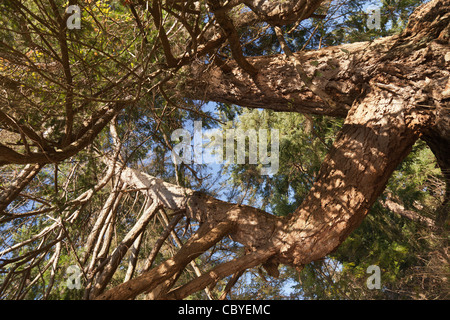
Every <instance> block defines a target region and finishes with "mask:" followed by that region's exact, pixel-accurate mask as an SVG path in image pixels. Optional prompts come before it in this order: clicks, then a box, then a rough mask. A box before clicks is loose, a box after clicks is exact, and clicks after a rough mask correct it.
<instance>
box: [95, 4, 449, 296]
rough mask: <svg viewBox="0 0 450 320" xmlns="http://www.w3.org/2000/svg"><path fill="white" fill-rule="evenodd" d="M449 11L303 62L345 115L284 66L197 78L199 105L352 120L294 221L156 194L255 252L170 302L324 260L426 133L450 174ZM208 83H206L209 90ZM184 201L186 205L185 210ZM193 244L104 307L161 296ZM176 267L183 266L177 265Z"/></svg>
mask: <svg viewBox="0 0 450 320" xmlns="http://www.w3.org/2000/svg"><path fill="white" fill-rule="evenodd" d="M449 9H450V6H449V2H448V1H432V2H430V3H428V4H426V5H424V6H422V7H421V8H419V9H418V10H417V11H416V12H415V13H414V15H413V16H412V17H411V22H410V24H409V25H408V28H407V29H406V30H405V32H403V33H402V34H400V35H398V36H393V37H389V38H384V39H380V40H377V41H374V42H373V43H357V44H351V45H344V46H340V47H332V48H326V49H322V50H320V51H317V52H308V53H303V54H298V59H299V60H300V61H302V62H303V63H304V65H305V69H306V70H307V71H308V72H309V73H310V75H311V74H312V73H313V71H314V68H310V67H308V66H309V65H311V64H310V63H309V62H310V61H318V62H319V65H318V68H319V69H320V70H321V71H322V74H323V76H322V77H320V79H318V78H315V79H314V80H313V82H315V84H316V85H317V86H319V87H320V88H321V89H322V90H324V91H326V92H327V93H328V94H329V95H330V96H331V97H333V98H334V99H335V101H336V102H338V103H337V108H331V107H330V106H329V105H327V104H325V103H324V102H323V101H322V100H321V99H320V98H319V97H317V96H315V95H313V94H312V93H311V92H310V91H309V90H308V88H307V87H306V86H304V85H303V84H302V82H301V80H300V79H299V77H298V74H297V73H296V71H295V69H294V67H293V66H290V65H289V64H288V63H287V60H285V58H284V57H283V56H274V57H258V58H251V59H248V61H249V62H250V63H251V64H252V65H253V66H255V67H256V69H257V70H258V72H257V74H256V75H255V74H253V75H252V74H249V73H248V72H245V71H243V70H242V69H241V66H239V63H237V62H235V63H233V62H229V63H228V68H225V69H223V68H222V69H221V68H220V67H216V68H215V67H211V66H208V69H206V68H204V67H202V66H196V67H194V68H192V69H191V71H192V74H193V79H194V80H193V81H192V82H190V83H189V85H186V87H185V89H186V90H187V92H188V93H189V94H190V96H191V97H193V98H197V99H205V100H214V101H222V102H230V103H236V104H239V105H242V106H247V107H253V108H270V109H274V110H278V111H299V112H306V113H313V114H327V115H333V116H345V117H346V120H345V124H344V126H343V128H342V130H341V132H340V133H339V135H338V137H337V138H336V141H335V143H334V145H333V147H332V149H331V151H330V152H329V154H328V155H327V157H326V159H325V160H324V162H323V164H322V167H321V169H320V172H319V174H318V177H317V180H316V182H315V184H314V186H313V188H312V189H311V191H310V192H309V194H308V196H307V197H306V199H305V200H304V201H303V203H302V204H301V206H300V207H299V208H298V209H297V210H296V211H295V212H294V213H293V214H292V215H290V216H289V217H287V218H284V219H281V218H276V217H274V216H271V215H269V214H267V213H264V212H261V211H260V210H257V209H254V208H251V207H247V206H238V205H233V204H230V203H226V202H222V201H219V200H216V199H213V198H211V197H209V196H207V195H204V194H200V193H196V192H192V191H189V190H188V191H187V190H180V189H176V188H178V187H168V185H167V184H166V189H165V191H164V190H163V189H162V188H161V187H158V190H159V192H162V193H164V197H160V198H161V199H164V201H166V202H167V201H168V199H170V197H168V195H169V194H170V196H173V197H174V199H178V200H177V201H169V202H170V203H172V204H175V206H176V208H177V209H180V208H181V209H186V210H187V214H188V215H189V216H190V217H191V218H194V219H197V220H198V221H200V222H202V223H203V224H204V225H207V226H218V227H217V228H219V229H220V232H219V230H216V231H215V232H213V234H214V235H217V236H219V235H222V236H223V235H225V234H229V235H230V236H231V237H232V238H233V239H234V240H235V241H238V242H240V243H242V244H244V245H245V246H246V247H247V249H248V252H249V253H248V254H247V255H245V256H243V257H241V258H239V259H237V260H235V261H232V262H230V263H227V264H224V265H221V266H219V267H217V268H216V269H214V270H212V271H211V272H209V273H207V274H205V275H203V276H202V277H199V278H198V279H196V280H194V281H192V282H191V283H190V284H187V285H186V286H183V287H181V288H179V289H177V290H173V291H171V292H169V293H168V294H167V296H166V298H183V297H186V296H187V295H188V294H190V293H192V292H194V291H197V290H200V289H201V288H204V287H205V286H207V285H210V284H213V283H214V282H215V281H217V278H218V277H220V278H221V277H225V276H228V275H231V274H235V273H237V272H240V271H242V270H244V269H245V268H248V267H251V266H255V265H257V264H259V263H263V265H264V264H265V266H266V269H267V270H268V271H269V270H270V272H272V273H276V266H277V264H278V263H284V264H289V265H293V266H296V267H301V266H302V265H304V264H307V263H309V262H311V261H314V260H317V259H320V258H322V257H324V256H326V255H327V254H329V253H330V252H332V251H333V250H335V249H336V248H337V247H338V246H339V245H340V244H341V243H342V241H344V239H345V238H346V237H347V236H348V235H349V234H350V233H351V232H352V231H353V230H354V229H355V228H356V227H357V226H358V225H359V224H360V223H361V221H362V220H363V219H364V217H365V216H366V215H367V213H368V211H369V209H370V207H371V206H372V205H373V203H374V202H375V201H376V199H377V197H378V196H379V195H380V194H381V193H382V191H383V189H384V188H385V186H386V183H387V181H388V179H389V177H390V176H391V174H392V172H393V171H394V170H395V169H396V167H397V166H398V165H399V164H400V163H401V161H402V160H403V159H404V158H405V157H406V156H407V155H408V153H409V152H410V150H411V147H412V146H413V144H414V143H415V141H416V140H417V139H418V138H419V137H421V136H422V135H423V134H424V133H427V135H426V136H425V138H426V139H428V141H429V144H430V145H431V146H432V149H433V150H434V151H435V152H436V154H438V159H439V163H440V165H441V166H444V167H445V166H447V165H448V163H447V161H446V159H447V158H446V153H447V151H438V150H439V149H440V148H444V150H448V141H449V140H448V136H445V135H447V134H448V132H447V131H446V129H442V128H441V127H440V124H442V122H440V121H442V119H438V118H437V115H438V114H439V115H442V114H444V113H442V112H440V110H442V108H445V107H448V98H449V97H448V96H446V95H445V94H444V92H445V87H446V85H447V82H448V81H449V80H448V79H449V71H448V68H449V65H450V59H447V55H448V49H449V44H448V39H449V37H450V35H449V25H450V10H449ZM342 49H344V50H342ZM223 70H226V72H224V71H223ZM205 72H206V73H207V74H206V75H205ZM200 74H201V76H200ZM202 78H203V79H208V84H206V83H205V82H204V81H203V80H202ZM447 116H448V114H447ZM439 128H441V130H438V129H439ZM433 143H435V144H437V145H438V146H439V147H438V146H433ZM127 183H129V182H127ZM158 185H160V186H161V185H162V184H158ZM147 186H150V185H149V184H147ZM169 189H170V190H171V191H170V192H169V193H168V190H169ZM182 194H184V195H185V197H184V199H186V201H181V202H180V201H179V200H180V199H181V198H183V197H182V196H181V195H182ZM186 195H187V196H186ZM154 197H155V198H154V199H156V198H158V196H155V195H154ZM157 201H159V200H157ZM161 201H162V200H161ZM209 228H210V227H209ZM203 229H204V228H203V227H202V230H203ZM208 230H209V232H212V229H208ZM199 232H201V231H199ZM208 239H209V238H208ZM195 241H196V240H195ZM216 241H218V239H217V237H216V236H212V237H211V239H210V240H206V238H205V242H204V249H206V248H207V247H209V246H211V245H212V244H213V243H215V242H216ZM191 243H192V242H190V243H189V244H186V248H185V249H182V250H181V251H180V252H179V253H178V254H177V256H176V257H174V259H173V260H174V261H173V262H170V264H164V265H162V266H161V267H158V268H155V269H152V270H150V271H148V272H145V273H144V274H142V275H141V276H139V277H137V278H136V279H134V280H131V281H129V282H127V283H124V284H122V285H119V286H117V287H115V288H113V289H110V290H109V291H107V292H105V293H104V294H102V295H100V296H98V297H97V298H98V299H123V298H131V297H135V296H136V295H137V294H139V293H141V292H144V291H145V290H150V289H152V288H154V287H155V286H156V285H157V284H159V283H162V282H163V281H165V280H167V279H169V278H170V277H172V276H173V275H174V274H175V272H176V269H177V268H178V267H181V266H184V265H186V264H187V263H188V262H189V261H190V259H189V258H187V257H186V256H184V257H182V256H181V255H183V254H184V253H185V251H186V252H188V251H190V249H189V248H190V246H191V245H192V244H191ZM196 256H197V254H194V255H193V256H192V257H196ZM178 259H180V261H182V262H179V263H178V262H176V261H178ZM169 265H170V267H168V266H169ZM168 270H170V271H168Z"/></svg>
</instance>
